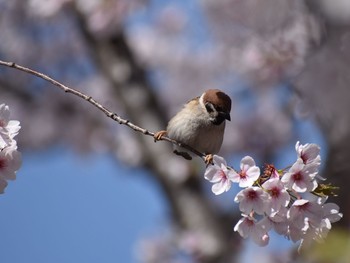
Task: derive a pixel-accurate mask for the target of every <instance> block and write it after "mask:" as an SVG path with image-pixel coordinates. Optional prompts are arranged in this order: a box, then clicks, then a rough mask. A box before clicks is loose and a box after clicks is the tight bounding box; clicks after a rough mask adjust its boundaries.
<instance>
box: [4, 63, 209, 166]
mask: <svg viewBox="0 0 350 263" xmlns="http://www.w3.org/2000/svg"><path fill="white" fill-rule="evenodd" d="M0 65H3V66H7V67H10V68H15V69H18V70H21V71H24V72H26V73H29V74H31V75H34V76H37V77H39V78H41V79H44V80H46V81H48V82H50V83H51V84H53V85H55V86H56V87H58V88H59V89H61V90H63V91H64V92H66V93H71V94H73V95H75V96H78V97H80V98H82V99H84V100H86V101H88V102H90V103H91V104H92V105H94V106H95V107H96V108H98V109H99V110H100V111H102V112H103V113H104V114H106V115H107V117H109V118H111V119H112V120H114V121H116V122H118V123H119V124H123V125H126V126H128V127H129V128H131V129H133V130H134V131H137V132H140V133H142V134H144V135H148V136H152V137H154V132H151V131H149V130H147V129H144V128H141V127H139V126H137V125H135V124H133V123H132V122H130V121H129V120H126V119H123V118H121V117H120V116H119V115H118V114H116V113H114V112H112V111H110V110H109V109H107V108H106V107H104V106H102V105H101V104H100V103H98V102H97V101H96V100H95V99H93V98H92V97H91V96H88V95H86V94H84V93H82V92H80V91H78V90H75V89H73V88H70V87H68V86H66V85H63V84H62V83H60V82H59V81H57V80H54V79H53V78H51V77H49V76H48V75H45V74H43V73H40V72H38V71H35V70H32V69H30V68H26V67H23V66H20V65H18V64H16V63H14V62H5V61H2V60H0ZM161 140H164V141H168V142H170V143H172V144H174V145H177V146H180V147H182V148H185V149H186V150H188V151H191V152H192V153H194V154H195V155H197V156H199V157H201V158H202V159H203V160H205V159H204V157H205V154H203V153H201V152H199V151H197V150H196V149H193V148H192V147H190V146H188V145H186V144H183V143H181V142H178V141H176V140H173V139H170V138H169V137H166V136H163V137H162V138H161Z"/></svg>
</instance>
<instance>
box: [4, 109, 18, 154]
mask: <svg viewBox="0 0 350 263" xmlns="http://www.w3.org/2000/svg"><path fill="white" fill-rule="evenodd" d="M9 118H10V110H9V107H8V106H7V105H5V104H0V149H2V148H4V147H5V146H7V145H12V144H16V141H14V140H13V138H14V137H15V136H16V135H17V134H18V131H19V130H20V128H21V126H20V123H19V121H15V120H10V119H9Z"/></svg>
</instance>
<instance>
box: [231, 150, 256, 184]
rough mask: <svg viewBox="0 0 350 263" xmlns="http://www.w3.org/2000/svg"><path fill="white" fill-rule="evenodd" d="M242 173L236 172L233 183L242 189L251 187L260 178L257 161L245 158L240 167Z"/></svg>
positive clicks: (248, 157)
mask: <svg viewBox="0 0 350 263" xmlns="http://www.w3.org/2000/svg"><path fill="white" fill-rule="evenodd" d="M240 168H241V171H240V172H238V173H237V172H236V171H234V173H233V177H232V181H233V182H235V183H238V184H239V186H240V187H249V186H252V185H253V183H254V182H255V181H256V180H257V179H258V178H259V176H260V168H259V167H257V166H256V165H255V161H254V159H253V158H252V157H250V156H245V157H244V158H243V159H242V161H241V165H240Z"/></svg>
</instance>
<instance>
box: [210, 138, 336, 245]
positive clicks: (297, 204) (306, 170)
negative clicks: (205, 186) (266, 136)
mask: <svg viewBox="0 0 350 263" xmlns="http://www.w3.org/2000/svg"><path fill="white" fill-rule="evenodd" d="M295 149H296V157H297V160H296V162H295V163H294V164H293V165H291V166H290V167H288V168H286V169H283V170H278V169H276V168H275V166H273V165H271V164H269V165H266V166H265V168H264V170H263V172H261V171H260V168H259V167H258V166H256V165H255V161H254V160H253V158H252V157H250V156H246V157H244V158H243V159H242V160H241V163H240V169H239V171H236V170H234V169H233V168H231V167H229V166H227V164H226V161H225V160H224V159H223V158H222V157H220V156H217V155H215V156H214V158H213V159H214V163H213V165H209V166H208V167H207V169H206V171H205V175H204V177H205V179H207V180H208V181H210V182H212V183H213V186H212V191H213V193H214V194H216V195H218V194H221V193H223V192H226V191H228V190H229V189H230V188H231V184H232V183H238V185H239V187H241V188H243V189H242V190H241V191H239V192H238V193H237V195H236V197H235V199H234V201H235V202H237V203H238V204H239V210H240V211H241V214H242V218H241V219H240V220H239V221H238V223H237V224H236V225H235V227H234V231H237V232H238V233H239V234H240V235H241V236H242V237H243V238H248V237H250V238H251V239H252V240H253V241H254V242H255V243H257V244H258V245H260V246H265V245H267V244H268V242H269V231H270V230H274V231H275V232H276V233H278V234H280V235H283V236H285V237H287V238H289V239H290V240H292V241H293V242H297V241H300V247H301V246H302V245H304V244H308V243H310V242H311V241H313V240H316V241H322V240H323V239H324V238H325V237H326V235H327V233H328V232H329V230H330V229H331V223H334V222H336V221H338V220H340V219H341V217H342V214H341V213H339V207H338V205H336V204H334V203H326V200H327V197H328V196H327V195H326V193H327V191H328V192H329V190H331V189H333V187H332V186H330V185H324V184H319V183H318V182H317V179H321V177H320V176H319V174H318V170H319V167H320V164H321V157H320V154H319V152H320V147H319V146H318V145H316V144H305V145H302V144H300V143H299V142H297V143H296V145H295Z"/></svg>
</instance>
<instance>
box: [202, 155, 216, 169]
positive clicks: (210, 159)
mask: <svg viewBox="0 0 350 263" xmlns="http://www.w3.org/2000/svg"><path fill="white" fill-rule="evenodd" d="M213 159H214V157H213V155H212V154H207V155H206V156H205V157H204V162H205V164H206V165H207V166H208V165H209V164H214V162H213Z"/></svg>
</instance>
